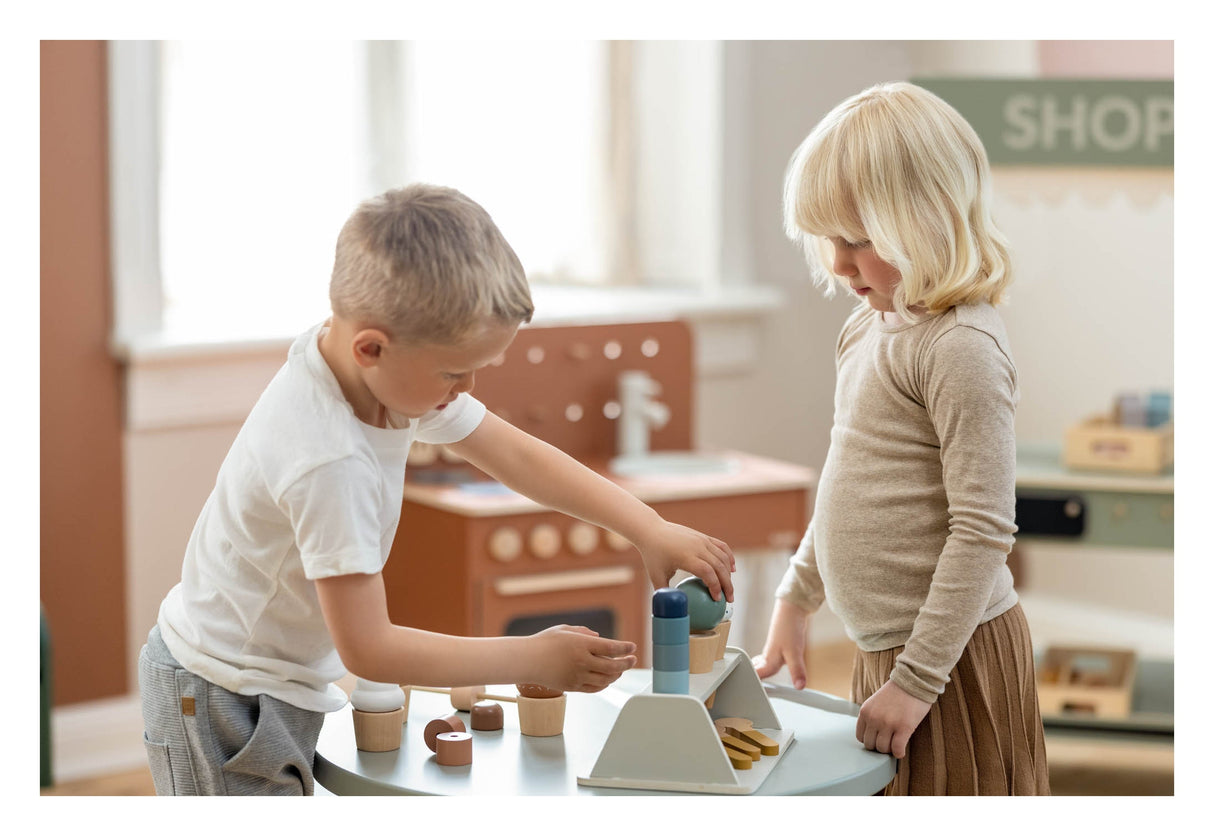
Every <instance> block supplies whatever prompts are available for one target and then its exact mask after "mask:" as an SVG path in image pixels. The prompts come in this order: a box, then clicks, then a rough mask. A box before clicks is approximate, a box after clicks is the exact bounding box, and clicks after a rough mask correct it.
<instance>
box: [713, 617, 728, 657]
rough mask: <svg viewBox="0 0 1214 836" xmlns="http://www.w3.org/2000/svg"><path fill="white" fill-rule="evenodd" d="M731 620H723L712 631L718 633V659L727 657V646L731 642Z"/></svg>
mask: <svg viewBox="0 0 1214 836" xmlns="http://www.w3.org/2000/svg"><path fill="white" fill-rule="evenodd" d="M730 624H731V622H729V621H722V622H721V623H720V624H718V625H717V626H716V627H713V628H712V631H713V632H714V633H716V634H717V661H718V662H719V661H721V660H722V659H724V658H725V646H726V645H727V644H728V642H729V626H730Z"/></svg>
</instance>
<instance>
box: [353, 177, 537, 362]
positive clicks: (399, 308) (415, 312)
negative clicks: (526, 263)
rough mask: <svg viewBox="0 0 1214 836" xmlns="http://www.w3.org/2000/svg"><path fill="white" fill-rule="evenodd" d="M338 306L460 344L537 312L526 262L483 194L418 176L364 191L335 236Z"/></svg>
mask: <svg viewBox="0 0 1214 836" xmlns="http://www.w3.org/2000/svg"><path fill="white" fill-rule="evenodd" d="M329 301H330V304H331V305H332V307H333V313H334V314H337V315H338V316H342V317H345V318H348V319H351V320H354V321H357V322H358V323H359V324H361V325H364V326H367V327H376V328H380V329H383V330H384V331H386V332H387V334H388V336H389V337H390V338H391V339H394V340H401V341H402V342H406V343H410V344H420V345H435V344H438V345H453V344H458V343H459V342H460V341H461V340H463V339H464V338H465V337H468V336H471V335H472V333H473V332H474V331H475V330H477V329H478V328H479V327H480V326H483V325H486V324H488V323H491V322H498V323H508V324H521V323H523V322H529V321H530V320H531V315H532V313H533V312H534V306H533V305H532V302H531V291H530V289H529V288H528V286H527V276H526V274H525V272H524V270H523V265H522V263H521V262H520V261H519V259H518V256H517V255H515V253H514V250H513V249H512V248H511V247H510V244H509V243H507V242H506V239H505V237H503V235H502V233H501V231H500V230H499V229H498V228H497V225H496V224H494V222H493V219H492V218H490V217H489V213H488V212H486V211H485V210H484V209H483V208H482V207H481V206H480V204H478V203H476V202H475V201H474V200H472V199H470V198H468V197H467V196H465V195H464V194H462V193H460V192H459V191H456V190H455V189H451V188H446V187H442V186H432V185H428V184H424V183H415V184H412V185H409V186H406V187H404V188H402V189H394V190H391V191H388V192H385V193H384V194H382V195H379V196H378V197H373V198H371V199H369V200H366V201H363V202H362V203H361V204H360V205H359V206H358V208H357V209H355V210H354V213H353V214H352V215H350V218H349V219H348V220H347V221H346V223H345V225H344V226H343V227H342V230H341V234H340V235H338V237H337V254H336V258H335V260H334V263H333V276H332V279H331V280H330V282H329Z"/></svg>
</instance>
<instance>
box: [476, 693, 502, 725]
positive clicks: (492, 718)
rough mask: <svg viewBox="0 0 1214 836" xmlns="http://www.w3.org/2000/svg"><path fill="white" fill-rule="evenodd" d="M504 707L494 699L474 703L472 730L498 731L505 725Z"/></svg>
mask: <svg viewBox="0 0 1214 836" xmlns="http://www.w3.org/2000/svg"><path fill="white" fill-rule="evenodd" d="M504 722H505V721H504V719H503V716H502V707H501V705H499V704H498V703H495V702H493V701H492V700H481V701H480V702H474V703H473V704H472V730H473V731H497V730H498V729H500V728H501V727H502V726H503V725H504Z"/></svg>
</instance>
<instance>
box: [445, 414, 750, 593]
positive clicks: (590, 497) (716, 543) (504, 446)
mask: <svg viewBox="0 0 1214 836" xmlns="http://www.w3.org/2000/svg"><path fill="white" fill-rule="evenodd" d="M448 446H449V447H450V449H451V450H453V451H454V452H456V453H458V454H459V455H460V456H462V457H463V458H465V459H466V460H467V461H469V462H470V463H472V464H473V465H475V466H476V467H478V468H480V469H481V470H483V471H484V472H485V473H487V474H488V475H490V476H492V477H493V478H494V479H496V480H498V481H499V482H501V483H502V484H503V485H506V486H507V487H509V488H512V489H513V490H515V491H517V492H518V493H521V494H523V495H524V496H527V497H530V498H531V499H533V500H535V501H536V502H538V503H539V504H541V505H544V506H545V507H548V508H552V509H555V510H557V511H561V512H563V513H565V514H568V515H570V516H572V517H577V518H578V519H581V520H585V521H587V522H590V523H594V524H595V525H598V526H601V527H603V528H606V529H609V530H611V531H614V532H616V533H617V534H619V535H621V536H622V537H624V538H626V539H627V540H628V541H629V542H631V543H632V544H633V545H634V546H636V547H637V549H638V550H639V551H640V552H641V558H642V560H643V561H644V563H645V569H646V571H647V572H648V574H649V580H650V581H651V582H652V583H653V585H654V587H655V588H659V587H662V586H665V585H666V584H667V583H669V581H670V578H671V577H672V576H673V575H674V573H675V571H676V570H679V569H682V570H685V571H687V572H690V573H692V574H693V575H695V576H696V577H698V578H700V579H701V580H703V581H704V583H705V584H706V585H707V586H708V589H709V591H710V592H711V593H712V597H713V598H714V599H719V598H720V596H721V594H724V595H725V598H726V600H729V601H732V600H733V581H732V579H731V577H730V573H731V572H732V571H733V570H734V568H735V563H734V556H733V552H732V551H731V550H730V548H729V546H728V545H726V544H725V543H724V542H723V541H721V540H718V539H717V538H715V537H710V536H708V535H706V534H701V533H700V532H698V531H695V530H693V529H690V528H687V527H686V526H681V525H678V524H676V523H671V522H667V521H666V520H664V519H662V517H661V516H659V515H658V513H657V512H656V511H654V510H653V509H652V508H650V507H649V506H648V505H646V504H645V503H643V502H641V501H640V500H639V499H637V498H636V497H634V496H633V495H632V494H630V493H628V492H627V491H625V490H624V489H623V488H621V487H619V486H618V485H616V484H615V483H614V482H611V481H610V480H609V479H606V478H604V477H603V476H600V475H599V474H597V473H595V472H594V471H592V470H590V469H589V468H588V467H586V466H584V465H582V464H581V463H579V462H578V461H577V460H575V459H573V458H572V457H570V456H568V455H566V454H565V453H563V452H561V451H560V450H558V449H557V448H555V447H553V446H552V445H550V444H548V443H546V442H544V441H541V440H539V439H538V438H535V437H534V436H531V435H528V434H527V433H525V432H523V431H522V430H520V429H518V428H516V427H514V426H512V425H511V424H509V423H507V422H506V421H503V420H502V419H501V418H499V417H497V416H496V415H494V414H493V413H492V412H489V413H486V414H485V418H484V420H483V421H481V423H480V426H478V427H477V428H476V429H475V430H473V431H472V433H470V434H469V435H468V436H467V437H466V438H464V439H463V440H462V441H459V442H456V443H454V444H450V445H448Z"/></svg>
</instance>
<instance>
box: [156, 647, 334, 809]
mask: <svg viewBox="0 0 1214 836" xmlns="http://www.w3.org/2000/svg"><path fill="white" fill-rule="evenodd" d="M139 695H140V700H141V702H142V705H143V742H144V745H145V746H146V747H147V752H148V764H149V765H150V766H151V769H152V780H153V781H154V782H155V784H156V794H157V795H312V794H313V790H314V786H315V785H314V783H313V779H312V759H313V758H314V757H315V754H316V739H317V737H319V736H320V727H321V724H322V723H323V722H324V717H325V715H324V714H323V713H321V712H317V711H307V710H305V709H302V708H298V707H296V706H293V705H290V704H289V703H285V702H283V701H282V700H278V699H275V698H274V697H271V696H268V695H266V694H255V695H251V696H245V695H242V694H234V693H232V692H231V691H228V690H226V689H224V688H221V687H219V686H218V685H215V684H213V683H211V682H208V681H207V680H205V679H203V678H202V677H199V676H195V675H194V674H192V673H190V672H189V671H187V670H186V669H185V668H183V667H181V665H180V664H179V663H178V662H177V660H176V659H174V658H173V656H172V654H171V653H169V649H168V647H166V646H165V644H164V639H162V638H161V637H160V629H159V628H158V627H153V628H152V631H151V633H149V634H148V642H147V644H146V645H144V646H143V650H141V651H140V653H139Z"/></svg>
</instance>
